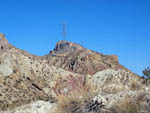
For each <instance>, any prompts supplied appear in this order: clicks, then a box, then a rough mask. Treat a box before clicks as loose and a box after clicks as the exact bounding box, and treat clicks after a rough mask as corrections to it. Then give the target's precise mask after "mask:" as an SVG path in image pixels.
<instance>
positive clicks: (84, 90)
mask: <svg viewBox="0 0 150 113" xmlns="http://www.w3.org/2000/svg"><path fill="white" fill-rule="evenodd" d="M58 83H59V85H60V86H61V85H62V82H60V81H59V82H58ZM57 86H58V85H57ZM67 86H70V89H69V90H67V92H65V93H64V92H58V90H57V91H56V89H58V87H57V88H54V90H55V91H54V92H56V93H57V97H56V98H57V100H58V109H57V113H77V111H78V110H79V109H80V107H81V106H84V105H85V104H86V103H87V102H88V101H90V100H91V98H92V97H94V95H95V94H96V92H95V91H96V90H95V89H94V88H95V87H94V86H93V85H92V84H91V83H90V82H89V81H87V79H86V78H85V77H82V76H80V77H73V76H72V75H70V76H69V77H68V78H67V84H66V87H67ZM59 88H60V87H59Z"/></svg>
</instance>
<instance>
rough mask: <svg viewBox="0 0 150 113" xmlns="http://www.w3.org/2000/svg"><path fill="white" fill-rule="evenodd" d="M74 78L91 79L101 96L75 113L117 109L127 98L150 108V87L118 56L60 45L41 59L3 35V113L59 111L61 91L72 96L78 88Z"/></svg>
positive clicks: (0, 57)
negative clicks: (57, 96) (70, 80)
mask: <svg viewBox="0 0 150 113" xmlns="http://www.w3.org/2000/svg"><path fill="white" fill-rule="evenodd" d="M76 73H79V74H76ZM83 74H84V75H83ZM87 74H88V76H87ZM70 75H71V77H73V78H76V79H77V80H76V79H75V80H76V81H78V80H80V81H85V80H89V81H90V82H89V83H92V84H95V85H96V89H95V90H96V92H98V94H97V95H96V96H95V97H94V98H93V99H92V100H89V101H88V102H87V103H86V104H85V105H83V106H82V105H81V106H80V107H79V109H77V111H76V112H73V113H99V112H105V111H106V110H107V109H109V110H110V111H111V109H113V107H114V105H116V104H117V103H118V102H120V103H121V102H124V101H125V100H126V98H127V97H130V98H129V100H132V99H133V102H134V101H135V100H136V99H137V100H138V99H141V103H140V105H142V104H143V103H144V104H143V105H145V106H149V104H150V98H149V97H150V90H149V89H150V86H148V85H147V86H146V85H145V84H143V82H144V80H143V79H142V78H141V77H139V76H136V75H135V74H134V73H132V72H131V71H129V70H128V69H126V68H124V67H123V66H122V65H120V64H119V62H118V57H117V56H116V55H103V54H100V53H97V52H94V51H91V50H88V49H85V48H83V47H82V46H80V45H78V44H75V43H71V42H67V41H60V42H58V43H57V45H56V47H55V49H54V50H53V51H52V52H51V53H50V54H48V55H46V56H43V57H39V56H35V55H32V54H30V53H28V52H26V51H22V50H20V49H17V48H15V47H14V46H12V45H11V44H9V43H8V41H7V40H6V38H5V37H4V35H2V34H0V111H1V112H0V113H55V111H54V112H53V110H52V109H53V108H54V107H57V101H56V100H55V99H54V97H55V96H56V92H57V93H61V91H62V92H63V93H64V94H66V92H67V91H71V90H73V89H74V87H70V86H71V84H73V83H72V82H73V81H72V82H69V81H68V78H69V76H70ZM86 77H87V78H86ZM78 78H79V79H78ZM85 78H86V79H85ZM82 79H83V80H82ZM59 81H61V83H59ZM78 82H79V81H78ZM57 83H58V84H57ZM80 84H83V85H84V82H83V83H80ZM80 84H79V86H80ZM95 85H94V86H95ZM57 86H58V87H57ZM54 88H55V89H56V90H54ZM69 88H70V89H69ZM55 91H56V92H55ZM63 93H62V94H63ZM139 97H143V98H139ZM52 103H54V104H52ZM106 108H107V109H106ZM4 110H7V111H6V112H4ZM72 110H74V108H73V109H72ZM107 112H108V111H106V112H105V113H107ZM71 113H72V112H71ZM108 113H109V112H108Z"/></svg>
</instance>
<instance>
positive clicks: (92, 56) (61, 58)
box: [42, 41, 128, 75]
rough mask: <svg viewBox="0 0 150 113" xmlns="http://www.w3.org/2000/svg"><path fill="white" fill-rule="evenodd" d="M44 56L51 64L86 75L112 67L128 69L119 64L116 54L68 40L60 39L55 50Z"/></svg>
mask: <svg viewBox="0 0 150 113" xmlns="http://www.w3.org/2000/svg"><path fill="white" fill-rule="evenodd" d="M42 58H43V59H44V60H47V64H49V65H53V66H55V67H59V68H62V69H64V70H67V71H71V72H74V73H79V74H85V75H87V74H95V73H96V72H98V71H103V70H105V69H110V68H111V69H115V70H117V69H124V70H126V71H128V69H126V68H125V67H123V66H122V65H120V64H119V61H118V57H117V56H116V55H103V54H101V53H97V52H95V51H91V50H88V49H85V48H84V47H82V46H81V45H79V44H76V43H72V42H68V41H59V42H58V43H57V44H56V47H55V48H54V50H53V51H51V52H50V53H49V54H48V55H46V56H43V57H42Z"/></svg>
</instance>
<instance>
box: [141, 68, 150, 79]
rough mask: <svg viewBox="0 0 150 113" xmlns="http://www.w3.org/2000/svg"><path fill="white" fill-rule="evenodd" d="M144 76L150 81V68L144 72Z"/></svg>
mask: <svg viewBox="0 0 150 113" xmlns="http://www.w3.org/2000/svg"><path fill="white" fill-rule="evenodd" d="M143 75H144V76H143V77H144V78H146V79H148V80H150V68H149V67H147V68H145V69H144V70H143Z"/></svg>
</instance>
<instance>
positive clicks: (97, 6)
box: [0, 0, 150, 74]
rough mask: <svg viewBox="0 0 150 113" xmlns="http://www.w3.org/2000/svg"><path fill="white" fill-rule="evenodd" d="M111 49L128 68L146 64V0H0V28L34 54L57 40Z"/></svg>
mask: <svg viewBox="0 0 150 113" xmlns="http://www.w3.org/2000/svg"><path fill="white" fill-rule="evenodd" d="M64 22H65V23H67V40H68V41H73V42H77V43H79V44H81V43H82V41H83V44H84V46H85V47H86V48H89V49H92V50H95V51H98V52H100V53H104V54H116V55H118V56H119V61H120V63H121V64H122V65H124V66H126V67H127V68H129V69H131V70H132V71H133V72H136V73H138V74H141V71H142V70H143V69H144V68H145V67H147V66H150V0H0V32H2V33H4V34H5V35H6V37H7V39H8V40H9V42H10V43H12V44H13V45H15V46H16V47H17V48H21V49H24V50H26V51H28V52H30V53H33V54H36V55H44V54H47V53H48V52H49V51H50V50H52V49H53V48H54V46H55V44H56V42H57V41H59V40H62V39H63V38H62V36H61V32H62V23H64Z"/></svg>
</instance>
